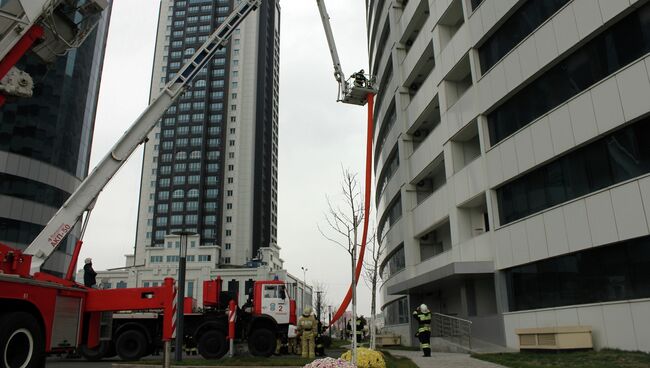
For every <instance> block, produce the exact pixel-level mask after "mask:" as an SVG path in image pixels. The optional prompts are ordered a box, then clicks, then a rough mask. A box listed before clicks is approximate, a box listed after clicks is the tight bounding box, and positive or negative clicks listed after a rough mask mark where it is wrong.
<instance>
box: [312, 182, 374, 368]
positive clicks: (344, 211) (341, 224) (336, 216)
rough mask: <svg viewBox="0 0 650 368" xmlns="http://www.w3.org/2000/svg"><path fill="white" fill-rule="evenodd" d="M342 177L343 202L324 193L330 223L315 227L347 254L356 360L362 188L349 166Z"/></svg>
mask: <svg viewBox="0 0 650 368" xmlns="http://www.w3.org/2000/svg"><path fill="white" fill-rule="evenodd" d="M342 173H343V180H342V181H341V192H342V195H343V200H342V201H341V202H342V205H341V206H339V205H338V204H334V203H333V202H332V200H331V199H330V198H329V197H327V206H328V211H327V213H326V214H325V219H326V221H327V225H328V227H329V230H330V231H329V232H328V233H326V232H325V231H323V229H321V227H320V226H318V231H319V232H320V233H321V235H323V237H324V238H325V239H327V240H329V241H330V242H332V243H334V244H336V245H337V246H339V247H341V248H343V249H344V250H345V251H346V252H348V254H349V255H350V265H351V272H352V362H353V363H354V364H356V362H357V340H356V329H357V327H356V323H355V322H354V321H356V319H357V288H356V284H357V283H356V276H355V268H356V262H357V247H358V246H359V242H358V238H359V236H358V235H359V226H360V225H361V224H362V223H363V216H364V214H363V200H362V198H361V188H360V187H359V182H358V180H357V174H354V173H351V172H350V170H348V169H342Z"/></svg>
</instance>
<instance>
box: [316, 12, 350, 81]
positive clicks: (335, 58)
mask: <svg viewBox="0 0 650 368" xmlns="http://www.w3.org/2000/svg"><path fill="white" fill-rule="evenodd" d="M316 4H317V5H318V11H319V12H320V20H321V21H322V22H323V28H324V29H325V37H326V38H327V46H329V49H330V55H332V62H333V63H334V78H336V81H337V82H339V88H340V89H341V91H344V90H345V88H346V86H345V83H346V82H345V74H343V69H342V67H341V59H339V52H338V51H337V49H336V42H334V34H333V33H332V25H331V24H330V15H329V14H328V13H327V8H326V7H325V1H324V0H316Z"/></svg>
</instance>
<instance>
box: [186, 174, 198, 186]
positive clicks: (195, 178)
mask: <svg viewBox="0 0 650 368" xmlns="http://www.w3.org/2000/svg"><path fill="white" fill-rule="evenodd" d="M200 180H201V176H199V175H190V176H188V177H187V184H198V183H199V182H200Z"/></svg>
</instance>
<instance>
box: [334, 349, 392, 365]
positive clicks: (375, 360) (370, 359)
mask: <svg viewBox="0 0 650 368" xmlns="http://www.w3.org/2000/svg"><path fill="white" fill-rule="evenodd" d="M341 359H344V360H346V361H347V362H350V361H351V360H352V352H351V351H350V350H348V351H346V352H345V353H343V355H341ZM357 367H359V368H386V362H385V361H384V355H383V354H382V353H380V352H378V351H375V350H370V349H366V348H358V349H357Z"/></svg>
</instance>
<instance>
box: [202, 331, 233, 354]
mask: <svg viewBox="0 0 650 368" xmlns="http://www.w3.org/2000/svg"><path fill="white" fill-rule="evenodd" d="M198 348H199V354H201V356H202V357H203V358H205V359H219V358H222V357H223V356H224V355H226V353H227V352H228V341H227V340H226V335H225V334H224V333H223V332H221V331H219V330H212V331H207V332H206V333H204V334H202V335H201V336H200V337H199V341H198Z"/></svg>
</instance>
